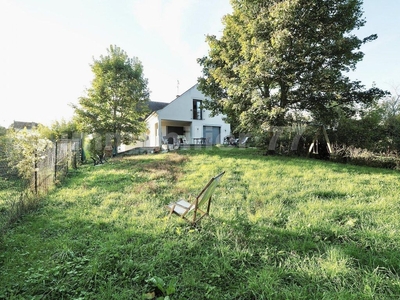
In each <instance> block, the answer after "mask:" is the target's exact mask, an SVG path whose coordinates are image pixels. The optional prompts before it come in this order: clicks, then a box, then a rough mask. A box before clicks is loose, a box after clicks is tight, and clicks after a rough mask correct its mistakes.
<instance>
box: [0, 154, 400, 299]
mask: <svg viewBox="0 0 400 300" xmlns="http://www.w3.org/2000/svg"><path fill="white" fill-rule="evenodd" d="M222 170H226V175H225V176H224V178H223V180H222V181H221V184H220V186H219V187H218V188H217V190H216V192H215V197H214V198H213V203H212V207H211V217H210V218H205V219H204V220H203V221H202V224H201V226H200V227H199V228H191V227H190V226H189V225H188V224H187V223H186V222H184V221H183V220H181V219H179V218H178V217H172V218H171V219H168V218H167V217H166V216H167V211H166V210H165V209H164V205H165V204H168V203H169V202H170V201H173V200H176V199H177V197H182V196H187V195H193V196H194V195H196V193H198V192H199V191H200V189H201V188H202V187H203V185H204V184H205V183H206V182H207V181H208V179H209V178H210V177H211V176H213V175H215V174H217V173H218V172H220V171H222ZM399 179H400V174H399V173H397V172H394V171H389V170H383V169H373V168H366V167H357V166H350V165H345V164H335V163H330V162H322V161H318V160H307V159H301V158H288V157H276V156H262V155H259V153H258V152H257V151H256V150H254V149H233V148H229V149H228V148H220V149H214V150H209V149H207V150H203V151H185V152H180V153H168V154H159V155H149V156H135V157H125V158H114V159H113V160H111V161H110V162H109V163H107V164H104V165H100V166H96V167H94V166H89V165H87V166H83V167H82V168H80V169H79V171H77V174H76V175H75V176H73V177H71V178H69V179H68V180H67V182H66V184H65V185H64V186H63V187H60V188H57V189H56V190H55V191H53V192H51V194H49V195H48V196H47V197H46V198H45V199H44V202H43V203H44V204H43V206H42V207H41V208H40V209H39V210H38V211H37V212H36V213H34V214H31V215H29V216H26V217H25V218H24V219H23V220H22V221H21V222H20V223H19V224H17V225H16V226H14V227H13V228H11V229H9V231H8V232H7V233H6V234H5V235H4V236H3V238H2V242H1V246H0V248H1V249H0V253H1V254H0V267H1V272H0V282H2V284H1V286H0V298H6V299H22V298H23V299H26V298H30V299H62V298H64V299H78V298H79V299H155V298H160V299H168V298H169V299H310V298H314V299H395V298H397V297H398V296H400V278H399V272H400V264H399V261H400V252H399V251H398V249H399V247H400V238H399V236H400V235H399V228H400V224H399V223H400V219H399V218H398V209H399V207H398V195H399V189H400V188H399V185H398V182H399Z"/></svg>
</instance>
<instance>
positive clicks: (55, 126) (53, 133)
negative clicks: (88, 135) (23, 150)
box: [38, 119, 80, 141]
mask: <svg viewBox="0 0 400 300" xmlns="http://www.w3.org/2000/svg"><path fill="white" fill-rule="evenodd" d="M38 131H39V132H40V133H41V134H42V136H44V137H46V138H47V139H49V140H51V141H57V140H60V139H72V138H74V137H77V136H78V137H80V133H79V130H78V124H77V123H76V121H75V120H70V121H66V120H64V119H62V120H61V121H54V122H53V123H52V124H51V125H50V127H47V126H44V125H39V127H38Z"/></svg>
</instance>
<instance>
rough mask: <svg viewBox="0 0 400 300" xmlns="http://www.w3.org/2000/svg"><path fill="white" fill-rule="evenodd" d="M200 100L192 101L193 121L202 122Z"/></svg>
mask: <svg viewBox="0 0 400 300" xmlns="http://www.w3.org/2000/svg"><path fill="white" fill-rule="evenodd" d="M201 102H202V101H201V100H196V99H194V100H193V120H202V119H203V111H202V108H203V107H202V105H201Z"/></svg>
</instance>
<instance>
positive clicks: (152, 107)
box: [149, 101, 169, 112]
mask: <svg viewBox="0 0 400 300" xmlns="http://www.w3.org/2000/svg"><path fill="white" fill-rule="evenodd" d="M168 104H169V103H167V102H156V101H149V108H150V111H151V112H154V111H157V110H160V109H163V108H164V107H166V106H167V105H168Z"/></svg>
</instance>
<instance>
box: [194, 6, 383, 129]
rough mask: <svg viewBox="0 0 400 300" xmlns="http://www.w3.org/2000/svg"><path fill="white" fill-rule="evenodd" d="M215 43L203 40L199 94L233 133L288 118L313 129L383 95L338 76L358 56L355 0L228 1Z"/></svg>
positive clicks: (358, 15)
mask: <svg viewBox="0 0 400 300" xmlns="http://www.w3.org/2000/svg"><path fill="white" fill-rule="evenodd" d="M231 4H232V7H233V12H232V14H228V15H226V16H225V17H224V18H223V24H224V26H225V27H224V30H223V34H222V37H221V38H220V39H218V38H216V37H215V36H207V38H206V40H207V42H208V44H209V47H210V50H209V52H208V56H204V57H203V58H200V59H198V62H199V64H200V65H201V66H202V68H203V76H202V77H200V78H199V89H200V90H201V91H202V92H203V93H204V94H206V95H207V96H209V97H210V98H211V99H212V100H211V101H209V102H208V103H206V105H207V106H208V108H209V109H211V110H212V111H213V112H214V114H218V113H225V114H226V115H227V116H228V121H231V122H234V123H237V124H238V129H239V130H249V129H250V130H251V129H259V128H264V129H265V128H268V127H269V126H271V125H273V126H284V125H287V123H288V122H289V120H293V119H294V118H293V116H294V115H296V112H302V113H303V114H305V115H311V116H312V117H313V118H314V120H315V121H317V122H319V123H324V124H329V123H331V122H333V121H334V120H335V119H336V118H337V116H338V114H339V112H340V113H346V114H348V115H351V114H353V113H354V112H355V111H356V106H357V104H362V105H369V104H371V103H373V102H374V101H375V100H376V99H378V98H380V97H382V96H383V94H384V92H383V91H381V90H380V89H378V88H376V87H373V88H371V89H369V90H366V89H365V88H364V86H363V85H362V84H361V83H360V82H358V81H351V80H350V79H349V78H348V77H346V76H345V75H344V73H345V72H347V71H349V70H353V69H355V66H356V63H357V62H359V61H360V60H361V59H362V58H363V55H364V54H363V53H362V52H361V51H360V47H361V45H362V44H364V43H367V42H369V41H373V40H375V39H376V38H377V36H376V35H374V34H373V35H370V36H368V37H366V38H364V39H362V40H361V39H359V38H358V37H357V36H355V35H354V34H353V31H354V30H357V29H359V28H360V27H362V26H363V25H364V24H365V20H364V19H362V18H361V17H362V9H361V6H362V1H361V0H279V1H278V0H231Z"/></svg>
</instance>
